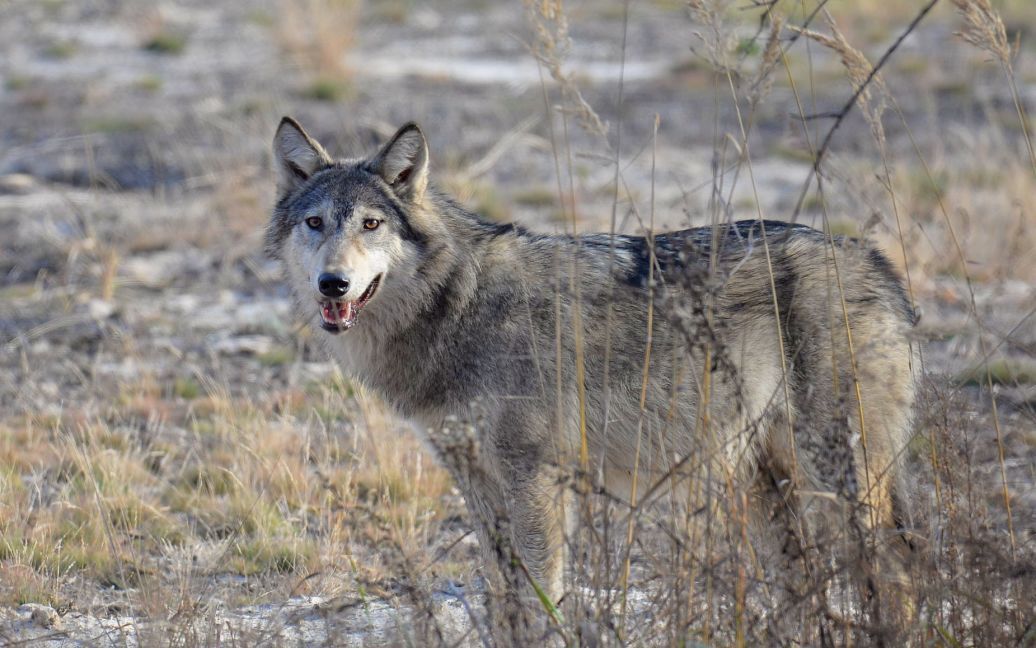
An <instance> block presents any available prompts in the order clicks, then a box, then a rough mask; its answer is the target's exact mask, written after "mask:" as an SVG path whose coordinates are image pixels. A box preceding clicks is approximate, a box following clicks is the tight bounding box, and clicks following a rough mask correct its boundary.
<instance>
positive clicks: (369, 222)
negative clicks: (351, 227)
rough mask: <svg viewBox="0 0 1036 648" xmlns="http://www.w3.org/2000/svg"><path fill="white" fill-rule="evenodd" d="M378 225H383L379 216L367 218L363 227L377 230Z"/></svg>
mask: <svg viewBox="0 0 1036 648" xmlns="http://www.w3.org/2000/svg"><path fill="white" fill-rule="evenodd" d="M378 225H381V221H380V220H378V219H377V218H367V219H365V220H364V221H363V229H365V230H376V229H378Z"/></svg>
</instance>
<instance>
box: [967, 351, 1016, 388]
mask: <svg viewBox="0 0 1036 648" xmlns="http://www.w3.org/2000/svg"><path fill="white" fill-rule="evenodd" d="M987 373H988V376H987ZM989 380H992V382H993V384H994V385H1007V386H1014V385H1031V384H1034V383H1036V364H1033V363H1031V362H1022V361H1020V360H1014V359H1010V358H998V359H996V360H991V361H990V362H989V363H987V364H985V365H981V366H978V367H975V368H974V369H970V370H968V371H965V372H963V373H961V374H959V375H958V376H957V381H958V382H959V383H960V384H962V385H972V386H979V387H982V386H985V385H987V384H989Z"/></svg>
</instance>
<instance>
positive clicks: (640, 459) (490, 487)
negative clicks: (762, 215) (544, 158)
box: [266, 117, 914, 598]
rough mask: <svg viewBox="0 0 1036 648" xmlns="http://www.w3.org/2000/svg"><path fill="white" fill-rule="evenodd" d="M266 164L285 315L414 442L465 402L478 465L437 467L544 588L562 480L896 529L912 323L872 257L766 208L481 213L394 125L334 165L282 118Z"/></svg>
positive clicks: (553, 552)
mask: <svg viewBox="0 0 1036 648" xmlns="http://www.w3.org/2000/svg"><path fill="white" fill-rule="evenodd" d="M274 161H275V162H274V163H275V166H276V170H277V173H278V180H277V199H276V206H275V208H274V210H273V214H272V218H271V220H270V223H269V227H268V230H267V233H266V247H267V250H268V251H269V253H270V254H271V255H273V256H274V257H276V258H278V259H280V260H281V261H282V262H283V266H284V272H285V277H286V280H287V283H288V285H289V286H290V287H291V290H292V291H293V293H294V296H295V298H296V299H297V308H298V312H299V313H300V314H301V316H302V318H303V319H305V320H306V321H308V322H309V323H310V324H312V326H313V327H315V328H317V329H322V330H323V331H325V332H326V333H327V335H326V336H324V337H325V338H326V343H327V346H328V348H329V350H330V352H331V353H332V354H333V356H334V357H335V358H336V359H337V361H338V362H339V363H340V365H341V367H342V369H343V370H344V371H345V372H346V373H347V374H349V375H351V376H352V377H353V378H355V379H356V380H358V381H360V382H361V383H362V384H364V385H365V386H366V387H367V388H369V389H370V390H372V391H373V392H375V393H377V394H379V395H380V396H381V397H382V398H383V399H384V400H385V401H386V402H387V403H389V404H390V405H391V406H393V407H394V408H395V409H396V410H397V411H398V412H399V413H400V414H401V415H403V416H405V417H408V418H409V419H411V420H413V421H415V422H416V424H417V425H418V426H419V427H420V428H421V429H423V430H426V431H427V434H428V435H429V436H430V437H434V436H435V434H436V431H438V430H442V429H443V428H444V427H446V426H448V425H449V422H450V421H452V420H455V419H467V418H470V417H471V416H472V412H473V407H476V406H477V412H478V415H477V416H478V420H479V424H478V426H477V430H478V431H477V435H478V438H477V463H478V465H479V466H480V468H479V469H478V470H474V469H471V468H470V466H468V467H467V468H465V467H463V466H461V465H460V464H457V463H456V462H454V463H452V464H451V462H450V460H449V458H448V457H443V460H444V462H446V463H447V465H448V466H451V469H452V470H453V473H454V477H455V478H456V479H457V481H458V484H459V485H460V486H461V487H462V489H463V490H464V495H465V497H466V500H467V503H468V506H469V508H470V511H471V514H472V518H473V519H474V521H475V524H476V525H477V526H478V531H479V537H480V540H481V542H482V543H483V544H484V545H491V544H492V543H493V542H494V541H496V540H499V537H498V535H499V534H498V531H499V529H500V528H501V527H500V526H498V523H497V521H498V520H499V519H500V518H501V517H506V519H507V521H508V524H509V526H508V527H507V528H508V529H509V533H510V542H511V543H512V545H511V546H512V547H513V550H514V551H515V553H516V554H517V556H518V557H519V558H520V560H521V563H522V564H523V565H524V566H525V568H526V570H527V573H528V575H529V576H530V577H531V578H532V579H533V580H534V581H536V582H537V583H538V584H540V585H541V586H542V587H543V589H544V590H545V591H546V592H548V593H549V594H550V595H551V596H553V597H555V598H556V597H558V596H560V595H561V593H562V589H563V579H562V575H563V569H564V562H565V551H564V537H565V529H566V525H568V524H570V523H571V521H570V520H569V519H568V518H569V517H570V516H568V515H566V513H565V511H566V510H567V509H566V506H565V502H564V500H565V495H564V493H565V492H569V491H571V489H565V488H562V487H561V486H560V485H561V484H564V483H566V478H567V477H566V475H567V476H569V477H570V476H571V475H573V474H575V472H573V470H574V471H576V472H578V471H579V470H582V471H583V475H584V478H586V479H592V480H594V481H595V482H596V483H598V484H599V485H600V488H603V489H605V490H606V491H608V492H609V493H611V494H613V495H614V496H615V497H619V498H622V499H625V500H626V501H632V500H633V499H634V498H635V497H638V494H637V493H634V484H639V485H640V492H639V497H640V498H643V497H648V496H657V495H658V493H659V491H660V490H661V491H665V492H667V493H668V492H679V493H683V494H685V496H686V498H689V499H690V500H691V502H692V503H694V501H693V500H694V499H695V498H696V497H698V496H700V494H701V493H703V492H706V491H708V490H709V489H710V488H712V486H710V484H713V485H714V484H715V483H716V482H720V483H722V484H724V485H728V484H739V485H743V486H744V487H745V488H746V489H748V488H750V487H751V486H752V485H753V484H754V483H756V482H758V481H759V480H761V479H762V480H764V481H769V482H770V483H772V484H780V485H783V486H782V488H785V490H784V491H782V492H783V493H785V494H788V493H790V495H789V496H787V497H785V499H786V500H787V501H792V500H794V501H797V502H799V504H798V506H801V507H803V509H805V508H809V505H808V502H807V500H809V498H810V497H814V499H819V500H824V501H831V500H833V501H836V502H840V503H841V505H842V507H843V508H844V509H846V510H854V511H857V513H858V516H857V518H858V519H859V520H860V523H861V525H862V526H863V527H864V528H865V529H867V530H869V531H871V532H873V534H874V535H875V536H879V537H881V538H886V537H891V536H892V535H894V531H895V527H896V524H897V522H896V520H897V510H898V504H897V502H898V499H899V498H900V496H901V491H900V490H899V485H898V484H899V481H898V480H899V476H898V463H899V462H898V457H899V456H900V454H901V452H902V451H903V449H904V446H905V444H906V441H907V435H908V433H909V430H910V426H911V410H912V405H913V401H914V380H913V376H912V367H911V364H912V356H911V348H910V343H909V339H908V335H909V330H910V328H911V326H912V317H913V316H912V313H911V309H910V305H909V303H908V301H907V299H906V298H905V296H904V292H903V289H902V287H901V285H900V281H899V279H898V277H897V276H896V273H895V272H894V271H893V269H892V267H891V266H890V264H889V262H888V261H887V260H886V259H885V257H884V256H883V255H882V254H881V252H879V251H878V250H876V249H872V248H870V247H869V246H868V245H866V244H865V243H862V242H859V241H856V240H853V239H848V238H839V237H829V236H827V235H825V234H824V233H822V232H819V231H817V230H814V229H811V228H809V227H806V226H802V225H795V224H788V223H781V222H773V221H762V220H758V221H741V222H734V223H725V224H721V225H717V226H714V227H704V228H697V229H688V230H684V231H678V232H670V233H664V234H650V233H649V235H648V236H646V237H645V236H626V235H615V236H611V235H609V234H587V235H581V236H570V235H550V234H542V233H536V232H533V231H530V230H528V229H526V228H523V227H520V226H518V225H512V224H498V223H493V222H489V221H487V220H484V219H483V218H480V217H478V216H477V215H475V214H473V213H471V212H469V211H468V210H466V209H464V208H463V207H461V206H460V205H459V204H457V203H456V202H455V201H454V200H452V199H450V198H449V197H447V196H445V195H444V194H442V193H440V192H439V191H437V190H436V189H435V188H433V186H432V185H431V184H430V182H429V174H430V168H431V165H430V156H429V149H428V144H427V141H426V139H425V136H424V134H423V133H422V131H421V129H420V128H419V127H418V126H416V125H414V124H407V125H406V126H403V127H402V128H401V129H400V130H399V131H398V132H397V133H396V134H395V135H394V136H393V137H392V138H391V140H389V141H388V143H386V144H385V145H384V146H383V147H382V148H381V150H380V151H378V152H377V153H375V154H374V155H372V156H370V157H363V158H358V159H341V160H335V159H332V158H331V156H330V155H328V153H327V152H326V151H325V150H324V148H323V147H322V146H321V145H320V144H319V143H317V142H316V141H315V140H314V139H313V138H311V137H310V136H309V135H308V134H307V133H306V132H305V131H304V130H303V129H302V127H301V126H300V125H299V124H298V123H297V122H295V121H294V120H292V119H290V118H287V117H286V118H284V120H283V121H282V122H281V124H280V126H279V128H278V129H277V132H276V136H275V139H274ZM473 404H475V405H473ZM433 445H435V444H434V442H433ZM667 480H669V481H680V482H682V483H685V484H686V483H692V482H694V483H696V484H697V485H695V486H693V487H687V486H681V487H679V488H669V487H665V488H661V489H660V488H658V487H657V485H658V484H660V483H665V482H666V481H667ZM709 480H712V481H711V482H710V481H709ZM568 483H571V481H569V482H568ZM789 485H790V486H789ZM653 486H654V488H653ZM713 492H715V488H713ZM811 494H812V495H811ZM816 494H821V495H823V497H819V496H817V495H816ZM792 496H794V497H792ZM681 497H683V496H681ZM753 501H755V500H753ZM823 524H824V522H823V520H821V521H820V522H819V524H818V527H819V526H823ZM885 532H890V533H885ZM883 542H884V541H883ZM889 542H891V541H889Z"/></svg>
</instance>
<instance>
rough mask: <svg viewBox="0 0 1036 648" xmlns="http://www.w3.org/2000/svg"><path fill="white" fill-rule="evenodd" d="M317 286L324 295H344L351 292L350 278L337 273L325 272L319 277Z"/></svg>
mask: <svg viewBox="0 0 1036 648" xmlns="http://www.w3.org/2000/svg"><path fill="white" fill-rule="evenodd" d="M317 288H319V289H320V294H321V295H323V296H324V297H342V296H344V295H345V293H347V292H349V280H348V279H343V278H342V277H339V276H338V275H336V274H331V273H330V272H325V273H324V274H322V275H320V276H319V277H317Z"/></svg>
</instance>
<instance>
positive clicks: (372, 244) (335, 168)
mask: <svg viewBox="0 0 1036 648" xmlns="http://www.w3.org/2000/svg"><path fill="white" fill-rule="evenodd" d="M273 153H274V165H275V167H276V169H277V173H278V179H277V204H276V207H275V208H274V212H273V217H272V219H271V221H270V224H269V227H268V228H267V232H266V249H267V252H268V253H269V254H271V255H272V256H274V257H275V258H278V259H280V260H281V261H282V262H283V263H284V266H285V270H286V273H287V277H288V280H289V282H290V284H291V285H292V288H293V290H294V291H295V294H296V297H297V298H298V299H299V301H300V304H301V306H302V307H303V308H307V307H312V309H313V314H312V316H310V315H305V319H307V320H309V319H311V318H312V319H313V320H314V321H315V322H318V323H319V325H320V326H321V327H322V328H323V329H324V330H326V331H328V332H331V333H340V332H342V331H345V330H347V329H350V328H352V327H353V326H356V325H357V322H358V319H359V317H360V313H361V312H362V311H363V310H364V309H368V308H370V309H372V312H373V311H376V310H378V308H384V305H377V302H379V300H381V301H391V300H387V299H386V295H390V294H391V293H392V292H394V291H398V290H399V289H400V288H401V287H403V286H406V284H408V283H411V282H413V281H415V280H417V277H415V273H416V272H418V265H419V264H418V261H419V259H420V256H421V252H422V250H423V249H424V247H425V240H426V238H427V235H428V232H427V230H428V227H429V223H428V220H429V219H428V216H427V212H428V211H429V210H428V209H426V207H427V204H426V203H427V201H426V196H425V193H426V190H427V187H428V144H427V142H426V141H425V137H424V134H423V133H422V132H421V129H420V128H418V127H417V125H416V124H413V123H410V124H407V125H405V126H403V127H402V128H400V129H399V131H398V132H397V133H396V134H395V135H394V136H393V137H392V139H390V140H389V141H388V143H387V144H385V145H384V146H383V147H382V149H381V150H380V151H378V152H377V153H376V154H375V155H373V156H372V157H369V158H364V159H357V160H337V161H336V160H332V159H331V157H330V156H329V155H328V154H327V152H326V151H325V150H324V148H323V147H322V146H320V144H318V143H317V142H316V141H315V140H314V139H313V138H311V137H310V136H309V135H307V134H306V132H305V131H304V130H303V129H302V127H301V126H300V125H299V124H298V122H296V121H295V120H293V119H291V118H290V117H285V118H284V119H282V120H281V123H280V126H279V127H278V128H277V133H276V135H275V136H274V142H273ZM310 305H311V306H310Z"/></svg>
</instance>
